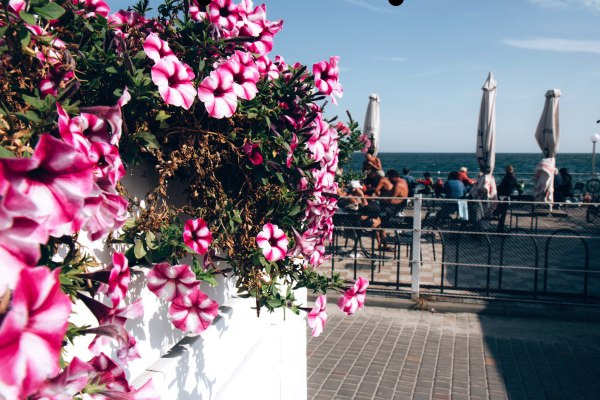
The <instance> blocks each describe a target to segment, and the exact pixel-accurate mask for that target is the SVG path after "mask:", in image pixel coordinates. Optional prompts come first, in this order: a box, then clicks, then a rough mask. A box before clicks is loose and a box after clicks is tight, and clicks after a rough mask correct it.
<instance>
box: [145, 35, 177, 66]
mask: <svg viewBox="0 0 600 400" xmlns="http://www.w3.org/2000/svg"><path fill="white" fill-rule="evenodd" d="M144 52H145V53H146V55H147V56H148V58H150V59H151V60H153V61H154V62H155V63H157V62H159V61H160V60H161V59H163V58H171V59H173V60H177V57H176V56H175V54H173V51H172V50H171V48H170V47H169V43H168V42H166V41H164V40H162V39H161V38H159V37H158V35H157V34H156V33H151V34H149V35H148V37H147V38H146V40H145V41H144Z"/></svg>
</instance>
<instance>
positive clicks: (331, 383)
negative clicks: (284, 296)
mask: <svg viewBox="0 0 600 400" xmlns="http://www.w3.org/2000/svg"><path fill="white" fill-rule="evenodd" d="M367 301H368V300H367ZM367 306H368V303H367ZM328 314H329V320H328V322H327V326H326V329H325V332H324V333H323V334H322V335H321V337H318V338H311V337H310V331H308V333H307V335H308V350H307V355H308V398H309V400H316V399H340V400H344V399H355V400H380V399H381V400H382V399H385V400H391V399H439V400H442V399H486V400H496V399H498V400H501V399H502V400H506V399H511V400H512V399H526V400H533V399H599V400H600V363H599V362H598V361H599V360H600V323H583V322H570V321H561V320H547V319H546V320H543V319H521V318H509V317H499V316H480V315H475V314H432V313H429V312H423V311H409V310H405V309H388V308H376V307H372V308H369V307H367V308H365V309H363V310H360V311H359V312H358V313H357V314H355V315H354V316H352V317H345V316H344V315H342V313H341V312H340V311H339V310H337V308H335V306H334V307H330V309H329V310H328Z"/></svg>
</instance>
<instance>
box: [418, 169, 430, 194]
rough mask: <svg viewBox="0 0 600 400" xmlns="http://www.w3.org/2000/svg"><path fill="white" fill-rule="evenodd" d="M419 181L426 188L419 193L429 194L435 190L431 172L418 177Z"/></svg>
mask: <svg viewBox="0 0 600 400" xmlns="http://www.w3.org/2000/svg"><path fill="white" fill-rule="evenodd" d="M417 183H418V184H420V185H423V186H424V188H423V189H420V190H418V191H417V193H419V194H425V195H429V194H431V193H432V192H433V179H431V174H430V173H429V172H425V173H424V174H423V178H419V179H417Z"/></svg>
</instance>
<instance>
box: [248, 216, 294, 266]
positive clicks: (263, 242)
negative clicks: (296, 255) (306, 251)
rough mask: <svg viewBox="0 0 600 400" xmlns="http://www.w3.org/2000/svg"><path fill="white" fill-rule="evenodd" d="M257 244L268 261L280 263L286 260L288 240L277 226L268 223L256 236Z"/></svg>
mask: <svg viewBox="0 0 600 400" xmlns="http://www.w3.org/2000/svg"><path fill="white" fill-rule="evenodd" d="M256 243H257V244H258V247H260V248H261V249H262V252H263V255H264V256H265V258H266V259H267V261H279V260H283V259H284V258H285V254H286V252H287V246H288V238H287V236H286V235H285V232H283V231H282V230H281V229H279V227H278V226H277V225H273V224H272V223H270V222H268V223H266V224H265V226H264V227H263V230H262V231H261V232H260V233H259V234H258V235H257V236H256Z"/></svg>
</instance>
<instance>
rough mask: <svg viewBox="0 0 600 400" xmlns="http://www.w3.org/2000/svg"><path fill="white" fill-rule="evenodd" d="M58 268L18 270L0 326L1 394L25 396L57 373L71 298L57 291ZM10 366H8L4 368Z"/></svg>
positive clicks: (13, 396) (8, 396) (9, 397)
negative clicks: (7, 308) (17, 280)
mask: <svg viewBox="0 0 600 400" xmlns="http://www.w3.org/2000/svg"><path fill="white" fill-rule="evenodd" d="M59 273H60V271H59V270H58V269H57V270H55V271H54V272H51V271H50V270H49V269H48V268H46V267H37V268H26V269H23V270H22V271H21V274H20V276H19V282H18V283H17V286H16V288H15V291H14V292H13V298H12V302H11V307H10V310H9V311H8V313H7V314H6V316H5V317H4V320H3V321H2V325H1V326H0V360H2V363H3V365H5V367H3V368H0V382H2V384H0V397H3V398H6V399H16V398H26V397H27V396H28V395H30V394H32V393H34V392H35V391H36V390H37V389H38V388H39V386H40V384H41V383H42V382H44V381H45V380H46V379H48V378H51V377H52V376H54V375H56V373H57V372H58V369H59V365H58V361H59V356H60V351H61V349H62V341H63V338H64V336H65V333H66V330H67V324H68V321H67V320H68V317H69V314H70V313H71V300H70V299H69V297H68V296H67V295H65V294H64V293H63V292H62V291H61V290H60V283H59V278H58V274H59ZM7 366H10V367H7Z"/></svg>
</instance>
